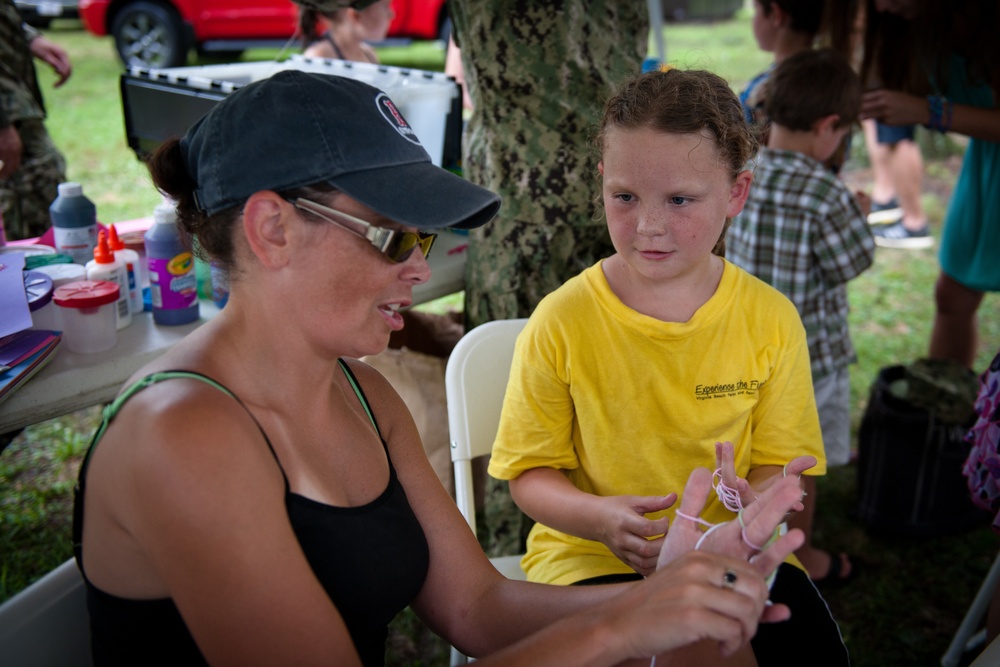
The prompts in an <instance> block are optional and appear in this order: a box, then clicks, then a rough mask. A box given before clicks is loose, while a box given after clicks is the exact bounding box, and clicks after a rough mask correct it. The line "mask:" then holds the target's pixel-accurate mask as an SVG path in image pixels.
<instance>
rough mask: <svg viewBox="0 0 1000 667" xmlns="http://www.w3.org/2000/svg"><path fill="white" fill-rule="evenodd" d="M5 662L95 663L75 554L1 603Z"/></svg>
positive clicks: (86, 666) (33, 666) (53, 666)
mask: <svg viewBox="0 0 1000 667" xmlns="http://www.w3.org/2000/svg"><path fill="white" fill-rule="evenodd" d="M0 656H2V657H0V662H2V663H3V664H5V665H12V666H13V665H18V666H23V667H92V665H93V662H92V660H91V657H90V620H89V617H88V616H87V597H86V588H85V587H84V584H83V577H82V576H81V575H80V570H79V569H77V567H76V562H75V561H74V560H73V559H72V558H71V559H69V560H68V561H66V562H65V563H63V564H62V565H60V566H59V567H57V568H56V569H54V570H52V571H51V572H49V573H48V574H46V575H45V576H44V577H42V578H41V579H39V580H38V581H36V582H35V583H33V584H32V585H30V586H28V587H27V588H25V589H24V590H23V591H21V592H20V593H18V594H17V595H15V596H14V597H12V598H10V599H9V600H7V601H6V602H4V603H3V605H2V606H0Z"/></svg>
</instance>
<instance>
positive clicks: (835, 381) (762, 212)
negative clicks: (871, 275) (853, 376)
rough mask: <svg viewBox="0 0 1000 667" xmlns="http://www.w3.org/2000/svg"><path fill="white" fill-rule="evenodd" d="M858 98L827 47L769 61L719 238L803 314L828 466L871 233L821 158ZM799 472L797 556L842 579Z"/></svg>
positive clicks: (838, 443) (845, 422)
mask: <svg viewBox="0 0 1000 667" xmlns="http://www.w3.org/2000/svg"><path fill="white" fill-rule="evenodd" d="M860 101H861V84H860V81H859V79H858V77H857V75H856V74H855V73H854V71H853V70H852V69H851V67H850V65H849V63H848V62H847V60H846V59H845V58H844V57H843V56H841V55H839V54H838V53H836V52H834V51H831V50H829V49H822V50H818V51H803V52H800V53H797V54H795V55H794V56H791V57H789V58H787V59H786V60H784V61H782V62H781V63H780V64H779V65H778V66H777V67H776V68H775V70H774V73H773V74H772V76H771V78H770V80H769V82H768V99H767V102H766V111H767V114H768V116H769V117H770V120H771V131H770V135H769V137H768V141H767V145H766V146H764V147H762V148H761V150H760V154H759V155H758V162H757V166H756V168H755V169H754V182H753V185H752V186H751V190H750V196H749V198H748V199H747V203H746V206H745V207H744V208H743V212H742V213H740V214H739V215H738V216H737V217H736V218H734V219H733V223H732V226H731V228H730V230H729V232H728V235H727V237H726V245H727V256H726V257H727V259H729V260H730V261H732V262H733V263H734V264H736V265H737V266H739V267H741V268H743V269H745V270H747V271H748V272H750V273H752V274H753V275H755V276H757V277H758V278H760V279H761V280H763V281H765V282H767V283H768V284H770V285H772V286H774V287H775V288H777V289H778V290H780V291H781V292H782V293H783V294H785V296H787V297H788V298H789V299H791V301H792V303H794V304H795V307H796V308H797V309H798V311H799V315H800V316H801V317H802V324H803V325H804V326H805V330H806V336H807V339H808V343H809V357H810V360H811V364H812V377H813V390H814V392H815V394H816V407H817V409H818V410H819V418H820V427H821V429H822V433H823V445H824V448H825V450H826V457H827V464H828V465H829V466H835V465H845V464H846V463H848V461H849V460H850V451H851V445H850V423H851V422H850V386H849V382H848V365H849V364H851V363H852V362H854V361H856V360H857V357H856V355H855V352H854V348H853V346H852V345H851V339H850V337H849V336H848V332H847V309H848V305H847V281H848V280H851V279H852V278H854V277H856V276H858V275H859V274H861V273H862V272H863V271H864V270H865V269H867V268H868V267H869V266H871V264H872V260H873V258H874V253H875V242H874V239H873V237H872V233H871V231H870V230H869V227H868V224H867V221H866V215H867V210H865V209H866V208H867V207H869V206H870V200H869V199H868V197H867V196H865V195H863V194H862V193H857V195H852V194H851V192H850V191H849V190H848V189H847V187H846V186H845V185H844V183H843V182H842V181H841V180H840V179H839V178H837V176H836V175H835V174H833V173H832V172H831V171H830V170H829V169H827V168H826V167H824V166H823V162H824V161H825V160H826V159H827V158H829V157H830V155H832V154H833V152H834V151H836V150H837V148H838V146H840V145H841V142H842V141H843V139H844V137H845V135H846V134H847V133H848V132H850V129H851V125H852V124H853V123H854V122H855V120H856V119H857V116H858V110H859V107H860ZM803 480H804V481H805V482H806V493H807V495H806V509H805V511H803V512H800V513H799V514H798V515H796V516H795V517H794V518H793V519H792V520H791V521H789V524H790V525H793V526H797V527H799V528H802V529H803V530H804V532H805V533H806V537H807V539H806V544H805V545H804V546H803V547H802V548H801V549H800V550H799V551H797V552H796V556H798V558H799V560H801V561H802V564H803V565H805V567H806V568H807V569H808V570H809V574H810V576H811V577H812V578H813V580H814V581H823V582H829V583H838V582H841V581H843V580H845V579H846V578H847V577H848V576H849V575H850V569H849V568H850V567H851V564H850V562H849V560H848V558H847V556H846V554H839V555H837V556H833V555H831V554H829V553H827V552H825V551H822V550H820V549H816V548H815V547H813V546H812V543H811V540H810V539H809V536H810V528H811V524H812V515H813V512H814V510H815V501H816V489H815V480H814V479H812V478H808V477H803ZM810 487H812V488H810Z"/></svg>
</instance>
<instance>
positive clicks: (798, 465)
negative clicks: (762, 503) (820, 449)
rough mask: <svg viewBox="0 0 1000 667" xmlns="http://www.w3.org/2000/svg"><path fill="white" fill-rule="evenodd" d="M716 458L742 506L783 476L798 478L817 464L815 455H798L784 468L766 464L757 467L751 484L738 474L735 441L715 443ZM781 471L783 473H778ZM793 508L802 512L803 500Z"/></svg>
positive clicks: (725, 483)
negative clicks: (734, 448)
mask: <svg viewBox="0 0 1000 667" xmlns="http://www.w3.org/2000/svg"><path fill="white" fill-rule="evenodd" d="M715 459H716V466H717V469H720V470H721V476H722V484H724V485H726V486H727V487H729V488H730V489H735V490H736V491H737V493H738V494H739V498H740V506H741V507H749V506H750V505H751V504H752V503H753V502H754V501H755V500H757V497H758V496H759V495H760V494H762V493H763V492H764V491H766V490H767V489H769V488H770V487H771V485H772V484H774V482H775V480H777V479H781V478H782V477H793V478H795V479H796V480H797V479H798V477H799V475H801V474H802V473H803V472H805V471H806V470H809V469H810V468H812V467H813V466H815V465H816V457H815V456H797V457H795V458H794V459H792V460H791V461H789V462H788V465H787V466H785V468H784V470H781V469H780V468H778V467H777V466H764V467H762V468H758V469H756V471H754V473H755V475H754V482H753V484H751V483H750V481H749V480H746V479H743V478H741V477H738V476H737V475H736V462H735V454H734V450H733V443H731V442H728V441H727V442H717V443H715ZM779 472H781V474H778V473H779ZM730 509H732V508H730ZM792 509H793V511H795V512H801V511H802V509H803V505H802V503H801V502H797V503H796V504H795V505H794V506H793V508H792ZM734 511H735V510H734Z"/></svg>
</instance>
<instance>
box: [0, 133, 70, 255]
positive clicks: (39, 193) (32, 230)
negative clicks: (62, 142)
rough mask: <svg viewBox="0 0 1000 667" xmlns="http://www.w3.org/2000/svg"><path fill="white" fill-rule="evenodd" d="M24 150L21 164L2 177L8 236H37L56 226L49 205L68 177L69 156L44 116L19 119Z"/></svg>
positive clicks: (0, 208)
mask: <svg viewBox="0 0 1000 667" xmlns="http://www.w3.org/2000/svg"><path fill="white" fill-rule="evenodd" d="M17 131H18V134H20V135H21V143H22V144H23V145H24V150H23V153H22V156H21V168H20V169H18V170H17V172H16V173H15V174H14V175H13V176H11V177H10V178H8V179H5V180H2V181H0V213H2V214H3V226H4V230H5V232H6V235H7V240H9V241H16V240H18V239H28V238H34V237H36V236H41V235H42V234H44V233H45V232H46V231H47V230H48V229H49V227H51V226H52V220H51V218H50V217H49V205H50V204H52V202H53V200H54V199H55V198H56V195H58V193H59V192H58V189H59V184H60V183H62V182H63V181H65V180H66V160H65V159H64V158H63V155H62V153H60V152H59V149H57V148H56V145H55V144H54V143H53V142H52V138H51V137H49V133H48V132H47V131H46V130H45V124H44V123H43V122H42V121H41V120H24V121H18V123H17Z"/></svg>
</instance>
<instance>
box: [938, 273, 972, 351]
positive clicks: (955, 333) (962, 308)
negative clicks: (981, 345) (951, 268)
mask: <svg viewBox="0 0 1000 667" xmlns="http://www.w3.org/2000/svg"><path fill="white" fill-rule="evenodd" d="M982 302H983V293H982V292H979V291H977V290H974V289H972V288H970V287H966V286H965V285H963V284H961V283H959V282H957V281H955V280H953V279H952V278H949V277H948V276H947V275H945V274H944V273H943V272H942V273H941V274H939V275H938V279H937V284H936V285H935V286H934V303H935V306H936V309H935V312H934V328H933V329H932V330H931V346H930V357H931V358H932V359H954V360H955V361H958V362H959V363H961V364H964V365H965V366H966V367H968V368H972V364H974V363H975V360H976V345H977V341H978V331H979V318H978V317H977V316H976V311H977V310H979V304H981V303H982Z"/></svg>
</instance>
